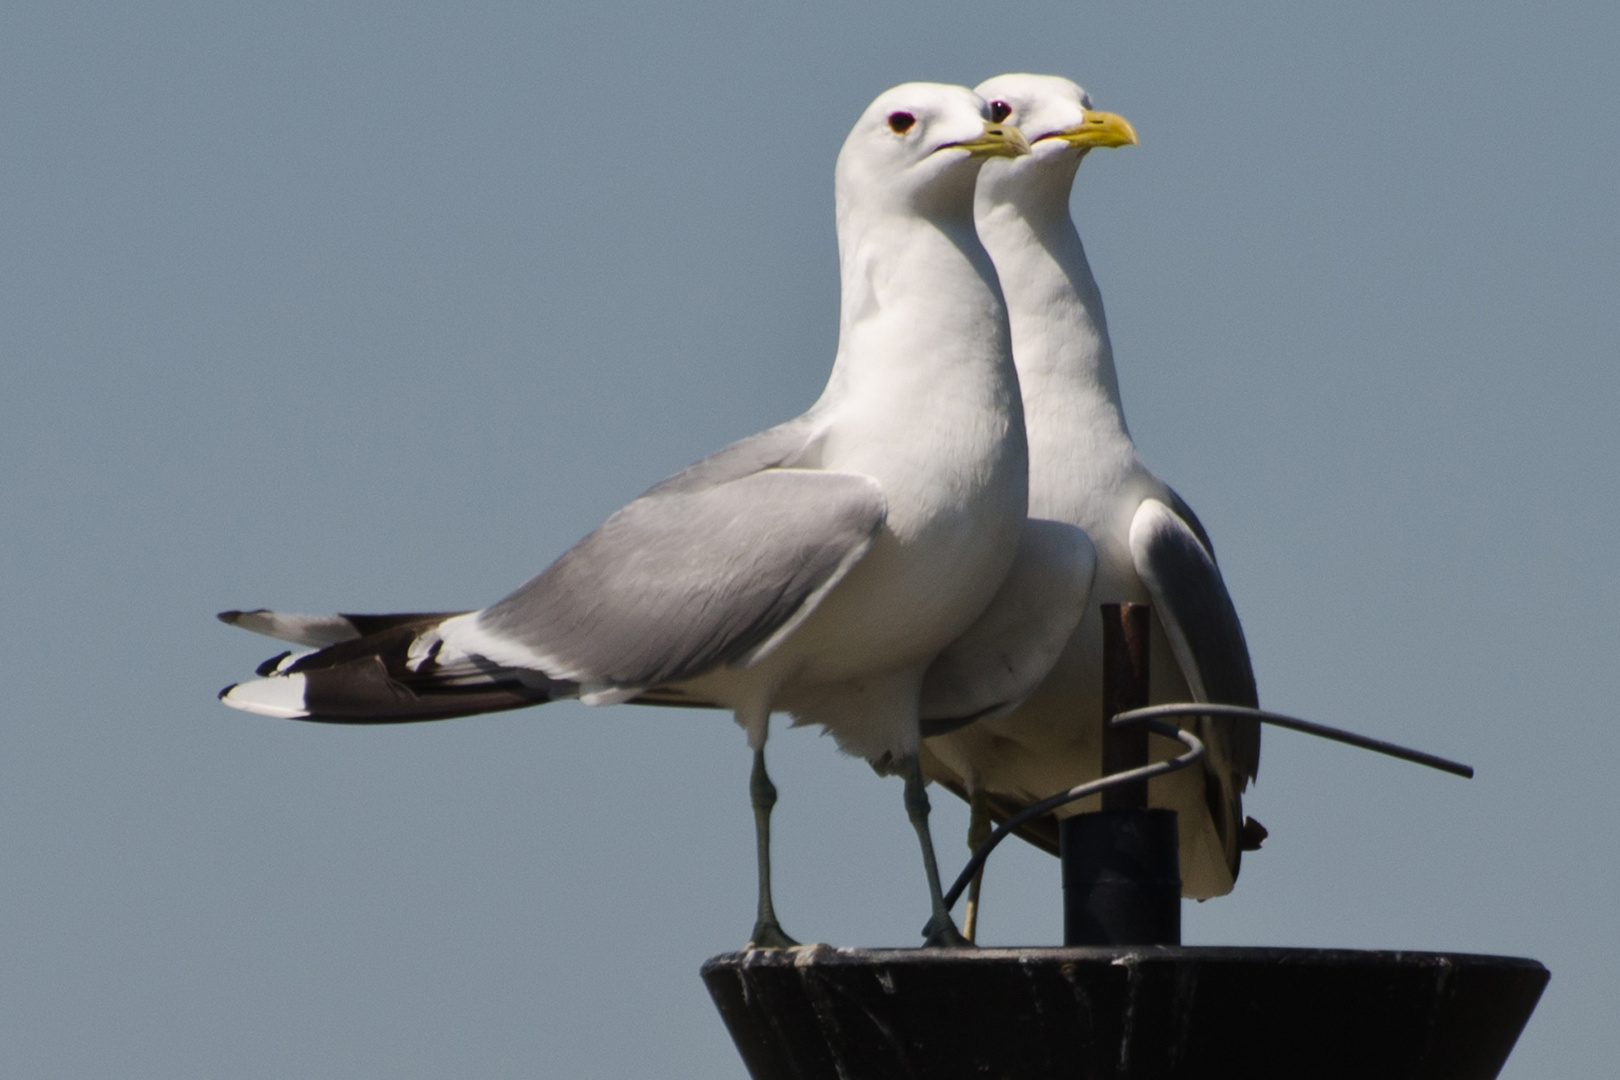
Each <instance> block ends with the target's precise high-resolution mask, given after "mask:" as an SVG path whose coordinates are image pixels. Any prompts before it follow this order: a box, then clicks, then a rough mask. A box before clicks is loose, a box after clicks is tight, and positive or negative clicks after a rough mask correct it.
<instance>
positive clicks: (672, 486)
mask: <svg viewBox="0 0 1620 1080" xmlns="http://www.w3.org/2000/svg"><path fill="white" fill-rule="evenodd" d="M807 430H808V429H807V425H805V424H804V423H802V422H795V423H792V424H787V425H783V426H782V427H780V428H774V429H772V430H771V431H768V432H764V433H762V434H760V435H756V436H754V437H752V438H750V439H744V440H742V441H741V442H739V443H735V444H733V445H732V446H730V447H727V448H726V449H725V450H722V451H720V452H719V453H717V454H715V455H713V456H712V457H710V458H707V459H705V460H704V461H701V462H699V463H698V464H696V465H694V466H692V467H690V468H688V469H686V470H684V471H683V472H681V473H678V474H676V475H675V476H674V477H671V478H670V479H669V480H667V481H665V482H664V483H662V484H660V485H658V486H657V487H655V488H653V489H652V490H651V491H649V492H648V493H647V494H646V495H643V496H642V497H641V498H639V499H636V500H635V501H634V502H632V503H630V505H628V506H626V507H625V508H624V509H622V510H620V511H619V512H618V513H616V514H614V515H613V516H612V517H611V518H609V519H608V520H607V521H606V522H605V523H603V525H602V526H601V527H600V528H598V529H597V530H596V531H595V532H593V533H591V534H590V535H589V536H587V537H586V538H585V539H584V540H581V541H580V542H579V543H578V544H576V545H575V546H574V547H573V548H572V549H571V550H569V551H568V552H566V553H565V554H564V555H563V556H562V557H561V558H560V559H558V560H557V561H556V562H555V563H553V564H552V565H551V566H550V567H549V568H548V569H547V570H546V571H545V572H543V573H542V574H540V576H538V577H536V578H535V579H534V580H532V581H530V582H529V583H528V584H526V585H524V586H523V587H522V588H520V589H518V590H517V591H516V592H514V593H512V594H511V595H510V596H508V597H506V598H505V599H504V600H501V601H499V602H498V603H496V604H494V605H493V606H491V607H489V608H487V609H484V610H483V611H478V612H470V613H467V614H464V615H457V616H452V617H445V616H438V615H435V616H371V617H360V618H361V619H369V620H373V622H372V625H373V626H374V627H375V629H372V630H371V632H369V633H365V634H363V635H362V636H360V637H345V638H343V639H342V640H340V641H339V642H338V643H337V644H333V645H330V646H328V647H326V648H323V649H321V650H320V651H318V652H313V653H307V654H304V655H302V656H293V655H290V654H284V655H282V656H280V657H276V658H275V659H274V660H272V661H269V662H267V663H266V664H265V665H264V666H262V667H261V668H260V671H259V674H261V675H264V676H266V677H265V678H263V679H259V680H255V681H253V682H248V683H243V684H239V685H237V686H232V687H228V688H227V689H226V690H225V691H224V692H222V694H221V695H220V696H221V700H223V701H224V702H225V703H226V704H228V705H232V706H235V707H237V708H242V709H247V710H248V711H252V712H260V713H265V714H267V715H272V716H285V717H297V718H301V719H312V720H330V721H335V722H339V723H397V722H404V721H410V720H424V719H440V718H443V717H446V716H456V715H466V714H469V713H474V712H487V711H491V710H492V709H501V708H516V707H519V706H521V705H527V704H535V703H537V702H541V701H546V700H551V699H553V698H556V697H561V696H566V695H570V694H574V693H581V692H582V693H583V694H584V695H585V696H586V698H587V700H597V701H610V700H624V699H626V698H629V697H633V696H634V695H635V693H637V692H638V691H639V690H641V689H645V688H648V687H654V686H657V685H658V684H660V683H665V682H671V681H677V680H680V679H684V678H688V677H691V676H693V675H696V674H699V673H701V672H703V671H706V670H708V669H710V668H713V667H715V666H718V665H721V664H727V663H742V662H746V661H747V660H749V659H751V658H753V657H755V656H758V655H762V654H763V653H764V652H766V651H768V650H769V648H770V647H771V646H772V645H773V644H774V643H775V642H776V641H779V640H780V639H781V638H782V637H783V636H785V635H786V634H788V633H790V632H791V631H792V629H793V628H794V627H796V626H797V625H798V623H799V622H800V621H801V620H802V619H803V618H805V617H806V616H807V615H808V614H809V613H810V611H812V610H813V609H814V608H815V606H816V604H817V603H818V602H819V600H820V598H821V597H822V596H824V595H825V594H826V593H827V591H828V590H830V589H831V588H832V587H833V586H834V585H836V584H837V583H838V581H839V580H841V579H842V578H843V576H844V574H845V573H847V572H848V570H849V568H850V567H851V566H853V565H854V564H855V563H856V562H858V561H859V560H860V558H861V556H862V555H864V554H865V553H866V551H867V549H868V548H869V547H870V546H871V543H872V540H873V538H874V537H876V535H877V533H878V531H879V530H880V529H881V528H882V526H883V521H884V517H885V514H886V503H885V501H884V498H883V492H882V490H881V489H880V488H879V486H878V484H877V483H876V482H875V481H874V480H872V479H871V478H869V477H866V476H859V475H855V474H849V473H832V472H819V471H812V470H805V469H793V468H774V467H771V466H772V464H774V463H775V462H780V461H783V460H786V459H788V458H790V457H791V455H792V454H794V453H796V452H797V451H799V450H800V449H802V448H803V447H804V446H805V444H806V434H807ZM233 616H234V617H233ZM224 617H225V618H226V621H228V622H234V623H236V624H238V625H245V626H247V627H248V628H249V629H254V630H257V631H259V632H261V633H271V636H277V637H282V638H288V639H292V640H295V641H299V642H300V643H309V644H318V643H320V642H321V640H322V639H325V640H331V639H333V638H335V637H338V636H339V635H345V634H347V633H348V631H347V629H346V626H347V625H353V626H354V627H355V629H356V630H362V629H366V628H365V627H362V626H361V625H360V624H359V623H357V622H356V617H355V616H285V615H277V614H275V613H272V612H254V613H246V614H242V613H227V615H226V616H224ZM272 631H274V632H272Z"/></svg>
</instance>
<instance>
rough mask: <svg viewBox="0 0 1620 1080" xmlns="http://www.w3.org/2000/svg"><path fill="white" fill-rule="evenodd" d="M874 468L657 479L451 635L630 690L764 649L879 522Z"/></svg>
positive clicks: (559, 673)
mask: <svg viewBox="0 0 1620 1080" xmlns="http://www.w3.org/2000/svg"><path fill="white" fill-rule="evenodd" d="M885 514H886V504H885V502H884V498H883V491H882V489H881V488H880V487H879V486H878V484H877V482H876V481H874V480H872V479H871V478H870V477H866V476H859V475H855V474H852V473H834V472H818V471H812V470H805V469H767V470H765V471H763V472H757V473H754V474H752V475H749V476H744V477H741V478H739V479H736V480H730V481H727V482H725V483H721V484H717V485H715V486H713V487H707V488H703V489H701V490H698V491H682V490H676V491H674V492H672V493H668V494H666V493H664V491H663V490H661V489H660V488H655V489H653V491H652V492H650V493H649V494H647V495H645V496H643V497H642V498H640V499H637V500H636V501H635V502H633V503H631V504H630V505H629V506H626V507H625V508H624V509H623V510H620V511H619V512H618V513H616V514H614V515H613V516H612V517H610V518H609V519H608V520H607V521H606V522H604V523H603V524H602V526H601V527H600V528H599V529H597V530H596V531H595V532H593V533H591V535H589V536H587V537H586V538H585V539H584V540H581V541H580V542H579V543H578V544H577V545H575V546H574V547H573V548H572V549H571V550H570V551H568V552H567V553H566V554H564V555H563V556H562V558H560V559H558V560H557V561H556V562H554V563H552V564H551V566H550V567H548V568H547V569H546V571H545V572H544V573H542V574H541V575H540V576H539V577H537V578H535V579H534V580H533V581H531V582H529V583H528V584H527V585H524V586H523V587H522V588H520V589H518V590H517V591H516V592H514V593H513V594H512V595H510V596H508V597H507V598H506V599H504V600H501V601H500V602H499V603H497V604H495V605H493V606H492V607H490V608H487V609H486V610H484V611H483V612H481V613H479V614H478V615H477V616H476V617H469V618H471V619H472V622H471V624H470V625H469V627H468V631H469V632H468V634H467V635H466V637H465V638H464V639H459V640H457V642H456V644H458V645H460V646H461V647H463V648H468V647H479V648H482V649H485V650H487V652H488V654H490V655H492V658H497V659H500V660H502V661H506V662H510V661H514V660H516V661H526V662H531V663H533V665H534V666H536V667H538V668H540V669H541V670H544V671H546V672H547V673H548V674H551V675H552V676H553V677H561V678H566V679H571V680H573V681H575V682H578V683H580V684H582V685H584V686H586V687H604V688H608V687H611V688H617V689H619V690H621V691H624V692H626V696H629V694H628V692H629V691H632V690H640V689H644V688H647V687H651V686H656V685H658V684H660V683H666V682H676V681H679V680H681V679H686V678H690V677H692V676H694V675H698V674H701V673H702V672H704V671H707V670H709V669H711V668H714V667H717V666H719V665H721V664H735V663H739V662H744V661H745V660H747V659H751V658H752V657H753V656H757V655H760V654H762V653H763V652H765V651H767V650H768V648H769V646H770V645H771V644H773V643H774V641H776V640H779V639H780V638H781V637H782V636H784V635H785V634H787V633H789V632H791V630H792V629H793V628H794V627H795V626H797V625H798V623H799V621H800V620H801V619H803V618H804V617H805V616H807V615H808V614H809V613H810V611H811V610H812V609H813V608H814V607H815V604H816V602H818V601H819V600H820V598H821V597H822V596H824V595H825V594H826V592H827V591H828V590H830V589H831V588H832V587H833V586H834V585H836V584H837V583H838V582H839V581H840V580H841V579H842V578H843V576H844V574H846V573H847V572H848V571H849V568H850V567H851V566H853V565H854V564H855V563H856V562H857V561H859V559H860V558H861V556H862V555H864V554H865V553H866V551H867V549H868V548H869V547H870V546H871V543H872V540H873V539H874V538H875V537H876V536H877V534H878V531H879V530H880V529H881V528H882V526H883V521H884V517H885Z"/></svg>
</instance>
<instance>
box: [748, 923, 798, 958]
mask: <svg viewBox="0 0 1620 1080" xmlns="http://www.w3.org/2000/svg"><path fill="white" fill-rule="evenodd" d="M798 946H799V943H798V942H797V941H794V940H793V939H792V938H790V937H788V936H787V932H786V931H784V930H783V929H782V924H781V923H778V922H777V921H776V920H774V919H772V920H769V921H766V920H764V919H761V920H760V921H759V922H757V923H755V924H754V932H753V933H752V934H750V935H749V936H748V944H747V945H744V946H743V949H744V950H745V951H746V950H749V949H796V948H798Z"/></svg>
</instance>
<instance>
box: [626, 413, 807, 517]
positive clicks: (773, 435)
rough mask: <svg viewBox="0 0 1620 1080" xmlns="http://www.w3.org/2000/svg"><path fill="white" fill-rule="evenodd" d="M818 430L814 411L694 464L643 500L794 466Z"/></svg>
mask: <svg viewBox="0 0 1620 1080" xmlns="http://www.w3.org/2000/svg"><path fill="white" fill-rule="evenodd" d="M817 427H818V425H817V421H816V415H815V410H811V411H810V412H807V413H805V414H804V415H802V416H797V417H795V418H793V419H792V420H789V421H787V422H786V423H784V424H778V425H776V426H775V427H773V428H766V429H765V430H764V431H761V432H759V433H757V434H754V435H750V436H748V437H747V438H744V439H738V440H737V441H736V442H734V443H732V444H731V445H729V446H724V447H721V448H720V449H719V450H716V451H715V452H714V453H712V454H710V455H709V456H708V457H706V458H703V459H702V460H700V461H696V462H693V463H692V464H691V465H688V466H687V467H686V468H684V469H682V470H681V471H680V472H678V473H676V474H675V475H674V476H671V477H669V478H668V479H666V480H661V481H659V482H658V483H657V484H655V485H653V487H651V488H649V489H648V490H647V491H645V492H644V493H643V494H642V496H641V497H642V498H647V497H648V496H652V495H678V494H683V493H688V492H694V491H702V490H704V489H705V488H711V487H715V486H716V485H719V484H724V483H727V482H728V481H731V480H740V479H742V478H743V477H745V476H750V475H752V474H754V473H757V472H762V471H764V470H765V469H774V468H778V467H781V466H784V465H786V466H791V465H793V464H794V462H795V461H796V459H797V458H798V457H799V456H800V455H801V454H802V453H804V451H805V449H806V447H807V446H808V445H809V444H810V442H811V441H812V439H813V437H814V436H815V433H816V430H817Z"/></svg>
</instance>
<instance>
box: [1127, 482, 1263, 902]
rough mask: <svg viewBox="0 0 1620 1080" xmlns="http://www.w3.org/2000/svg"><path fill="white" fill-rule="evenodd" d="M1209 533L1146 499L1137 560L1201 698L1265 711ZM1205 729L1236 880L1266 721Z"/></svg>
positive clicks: (1211, 794) (1137, 520)
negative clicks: (1247, 798)
mask: <svg viewBox="0 0 1620 1080" xmlns="http://www.w3.org/2000/svg"><path fill="white" fill-rule="evenodd" d="M1176 501H1177V502H1178V503H1179V502H1180V500H1179V499H1177V500H1176ZM1182 505H1183V506H1185V504H1182ZM1189 513H1190V512H1189ZM1196 520H1197V519H1196V518H1195V519H1194V521H1195V522H1196ZM1202 531H1203V530H1202V529H1201V528H1200V529H1196V530H1195V529H1194V527H1193V525H1192V524H1190V523H1189V522H1188V521H1186V520H1185V519H1184V518H1183V517H1182V516H1181V515H1179V514H1177V513H1176V512H1175V511H1174V510H1172V509H1171V508H1170V507H1168V506H1166V505H1165V504H1164V503H1162V502H1159V501H1158V500H1156V499H1146V500H1143V502H1142V505H1141V506H1140V507H1138V508H1137V511H1136V515H1135V517H1134V518H1133V519H1132V520H1131V531H1130V545H1131V558H1132V560H1133V561H1134V562H1135V565H1136V572H1137V575H1138V576H1139V577H1140V578H1141V579H1142V582H1143V583H1144V584H1145V585H1146V586H1147V589H1148V594H1149V595H1150V596H1151V597H1152V600H1153V614H1154V616H1155V617H1156V618H1157V619H1158V620H1159V623H1160V625H1161V626H1163V627H1164V631H1165V636H1166V637H1167V638H1169V640H1170V648H1171V651H1172V652H1173V653H1174V654H1175V659H1176V663H1177V664H1178V665H1179V666H1180V668H1181V673H1182V675H1183V676H1184V677H1185V678H1186V680H1187V686H1188V688H1189V689H1190V690H1191V691H1192V696H1193V699H1194V700H1196V701H1208V702H1213V703H1216V704H1221V705H1244V706H1247V707H1249V708H1251V709H1252V708H1257V707H1258V706H1259V704H1260V695H1259V690H1258V689H1257V688H1256V686H1255V681H1254V668H1253V667H1252V666H1251V664H1250V662H1249V646H1248V643H1247V642H1246V641H1245V640H1244V637H1243V624H1242V623H1240V622H1239V621H1238V614H1237V608H1236V607H1234V606H1233V604H1232V598H1231V596H1230V595H1229V594H1228V593H1227V591H1226V583H1225V582H1224V581H1223V580H1222V579H1221V572H1220V570H1219V569H1218V568H1217V567H1216V565H1215V559H1214V557H1213V555H1211V553H1210V552H1209V550H1208V548H1207V547H1206V546H1205V544H1204V543H1203V542H1201V541H1200V535H1201V534H1202ZM1200 727H1201V728H1202V734H1203V736H1204V739H1205V742H1206V743H1207V744H1208V747H1209V754H1208V756H1207V757H1206V758H1205V759H1204V773H1205V778H1206V779H1205V802H1206V803H1207V804H1208V806H1209V809H1210V814H1211V817H1212V819H1213V821H1214V823H1215V828H1216V832H1217V833H1218V834H1219V836H1220V840H1221V844H1222V847H1223V848H1224V849H1225V853H1226V860H1227V864H1228V866H1229V867H1230V868H1231V870H1232V873H1233V876H1234V877H1235V876H1236V874H1237V868H1238V865H1239V863H1240V861H1241V849H1242V848H1243V846H1244V845H1245V843H1246V836H1247V834H1246V832H1245V829H1244V824H1243V810H1242V799H1241V794H1242V792H1243V790H1244V788H1246V787H1247V786H1248V783H1249V781H1250V780H1252V779H1254V777H1255V775H1256V774H1257V773H1258V772H1259V769H1260V723H1259V721H1256V720H1238V719H1215V718H1207V717H1206V718H1204V719H1203V720H1201V721H1200Z"/></svg>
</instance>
